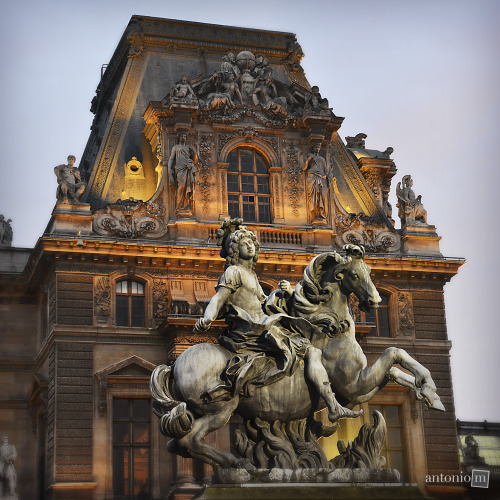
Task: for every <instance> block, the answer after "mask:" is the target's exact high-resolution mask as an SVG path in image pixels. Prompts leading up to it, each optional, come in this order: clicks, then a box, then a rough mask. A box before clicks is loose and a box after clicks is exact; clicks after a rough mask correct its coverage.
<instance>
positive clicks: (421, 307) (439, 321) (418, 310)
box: [412, 290, 448, 340]
mask: <svg viewBox="0 0 500 500" xmlns="http://www.w3.org/2000/svg"><path fill="white" fill-rule="evenodd" d="M412 298H413V314H414V321H415V336H416V338H419V339H434V340H445V339H447V338H448V337H447V333H446V317H445V309H444V298H443V292H442V291H430V290H425V291H419V292H413V294H412Z"/></svg>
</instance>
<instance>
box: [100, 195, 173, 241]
mask: <svg viewBox="0 0 500 500" xmlns="http://www.w3.org/2000/svg"><path fill="white" fill-rule="evenodd" d="M92 228H93V230H94V231H95V232H96V233H97V234H100V235H103V236H109V235H115V236H119V237H120V238H128V239H135V238H160V237H161V236H163V235H165V233H166V232H167V227H166V223H165V209H164V207H163V206H162V205H159V204H156V203H150V202H143V201H142V200H135V199H133V198H130V199H128V200H118V201H117V202H116V203H110V204H109V205H107V206H106V208H103V209H101V210H97V211H96V212H94V220H93V222H92Z"/></svg>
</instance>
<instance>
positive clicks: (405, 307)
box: [397, 292, 415, 335]
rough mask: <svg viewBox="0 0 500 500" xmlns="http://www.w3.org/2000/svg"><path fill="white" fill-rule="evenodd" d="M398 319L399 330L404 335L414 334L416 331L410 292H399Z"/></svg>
mask: <svg viewBox="0 0 500 500" xmlns="http://www.w3.org/2000/svg"><path fill="white" fill-rule="evenodd" d="M397 317H398V319H399V330H400V331H401V332H402V333H403V334H404V335H412V334H413V333H414V332H415V322H414V319H413V303H412V298H411V293H410V292H399V293H398V316H397Z"/></svg>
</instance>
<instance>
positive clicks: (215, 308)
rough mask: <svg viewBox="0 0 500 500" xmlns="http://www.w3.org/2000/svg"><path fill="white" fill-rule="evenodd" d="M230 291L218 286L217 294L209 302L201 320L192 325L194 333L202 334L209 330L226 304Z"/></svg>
mask: <svg viewBox="0 0 500 500" xmlns="http://www.w3.org/2000/svg"><path fill="white" fill-rule="evenodd" d="M231 293H232V290H230V289H229V288H226V287H225V286H220V287H218V288H217V293H216V294H215V295H214V296H213V297H212V298H211V299H210V302H209V303H208V305H207V308H206V309H205V314H204V315H203V318H200V319H199V320H198V321H197V322H196V325H194V329H193V331H194V332H195V333H200V332H204V331H205V330H208V329H209V328H210V325H211V324H212V322H213V321H215V320H216V319H217V316H218V315H219V312H220V310H221V309H222V306H223V305H224V304H225V303H226V302H227V299H228V298H229V296H230V295H231Z"/></svg>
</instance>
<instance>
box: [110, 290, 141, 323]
mask: <svg viewBox="0 0 500 500" xmlns="http://www.w3.org/2000/svg"><path fill="white" fill-rule="evenodd" d="M144 297H145V295H144V283H141V282H139V281H132V280H121V281H117V282H116V325H117V326H137V327H144V324H145V320H144V317H145V308H144Z"/></svg>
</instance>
